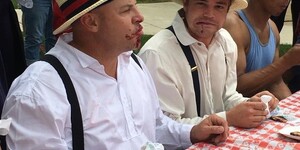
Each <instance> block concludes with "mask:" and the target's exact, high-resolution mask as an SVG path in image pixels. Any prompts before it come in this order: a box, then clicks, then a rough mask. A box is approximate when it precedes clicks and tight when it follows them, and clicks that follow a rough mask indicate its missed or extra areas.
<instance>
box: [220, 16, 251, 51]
mask: <svg viewBox="0 0 300 150" xmlns="http://www.w3.org/2000/svg"><path fill="white" fill-rule="evenodd" d="M224 29H226V30H227V31H228V32H229V33H230V35H231V36H232V38H233V39H234V41H235V42H236V44H237V45H238V47H240V48H241V47H243V48H242V49H244V48H245V47H247V45H248V44H247V43H249V41H250V34H249V31H248V28H247V26H246V24H245V23H244V22H243V20H242V19H241V18H240V16H239V15H238V13H237V12H229V13H228V14H227V18H226V21H225V24H224Z"/></svg>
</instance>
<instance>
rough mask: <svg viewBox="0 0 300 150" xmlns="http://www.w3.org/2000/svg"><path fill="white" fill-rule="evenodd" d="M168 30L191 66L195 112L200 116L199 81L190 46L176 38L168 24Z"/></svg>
mask: <svg viewBox="0 0 300 150" xmlns="http://www.w3.org/2000/svg"><path fill="white" fill-rule="evenodd" d="M167 29H168V30H170V31H171V32H172V33H173V34H174V35H175V37H176V39H177V41H178V43H179V44H180V47H181V49H182V51H183V53H184V55H185V57H186V59H187V60H188V62H189V64H190V66H191V72H192V77H193V84H194V93H195V98H196V104H197V112H198V116H200V82H199V76H198V70H197V65H196V63H195V60H194V57H193V54H192V51H191V48H190V47H189V46H184V45H183V44H182V43H181V42H180V41H179V40H178V38H177V36H176V34H175V31H174V28H173V26H169V27H168V28H167Z"/></svg>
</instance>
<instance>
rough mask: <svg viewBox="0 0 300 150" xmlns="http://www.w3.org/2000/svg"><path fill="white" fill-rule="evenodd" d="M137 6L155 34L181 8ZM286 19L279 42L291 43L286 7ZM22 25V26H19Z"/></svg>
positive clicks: (146, 30) (147, 29) (147, 27)
mask: <svg viewBox="0 0 300 150" xmlns="http://www.w3.org/2000/svg"><path fill="white" fill-rule="evenodd" d="M138 8H139V9H140V11H141V12H142V14H143V15H144V18H145V20H144V22H143V23H142V25H143V26H144V33H145V34H155V33H157V32H158V31H159V30H161V29H163V28H166V27H168V26H169V25H170V24H171V22H172V20H173V18H174V16H175V14H176V11H177V10H178V9H179V8H181V6H180V5H178V4H176V3H173V2H164V3H147V4H138ZM16 11H17V14H18V17H19V22H20V23H21V15H22V12H21V11H20V10H16ZM286 20H287V21H289V22H285V24H284V27H283V29H282V31H281V33H280V36H281V43H285V44H291V43H292V23H291V22H290V21H291V12H290V9H288V12H287V15H286ZM21 27H22V26H21Z"/></svg>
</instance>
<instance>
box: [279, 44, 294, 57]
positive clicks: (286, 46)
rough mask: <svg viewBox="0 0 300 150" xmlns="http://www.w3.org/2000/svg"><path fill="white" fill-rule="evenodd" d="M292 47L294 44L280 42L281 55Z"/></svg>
mask: <svg viewBox="0 0 300 150" xmlns="http://www.w3.org/2000/svg"><path fill="white" fill-rule="evenodd" d="M291 47H292V45H290V44H280V46H279V56H282V55H283V54H285V53H286V52H287V51H288V50H289V49H290V48H291Z"/></svg>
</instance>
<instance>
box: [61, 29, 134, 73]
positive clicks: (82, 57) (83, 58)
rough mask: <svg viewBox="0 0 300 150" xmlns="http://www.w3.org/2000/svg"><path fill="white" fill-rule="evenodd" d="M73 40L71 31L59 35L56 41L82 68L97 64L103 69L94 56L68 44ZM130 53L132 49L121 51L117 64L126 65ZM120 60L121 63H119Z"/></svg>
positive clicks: (93, 66)
mask: <svg viewBox="0 0 300 150" xmlns="http://www.w3.org/2000/svg"><path fill="white" fill-rule="evenodd" d="M72 40H73V34H72V33H66V34H64V35H62V36H60V37H59V39H58V42H59V43H60V45H61V46H62V49H65V50H67V51H68V52H69V53H70V54H72V55H73V56H74V57H75V58H76V59H77V60H78V61H79V64H80V65H81V66H82V67H83V68H95V66H98V67H99V65H100V66H101V68H102V69H103V68H104V66H103V65H102V64H100V63H99V62H98V61H97V60H96V59H95V58H93V57H91V56H89V55H87V54H85V53H84V52H82V51H80V50H78V49H76V48H74V47H73V46H71V45H69V44H68V43H69V42H71V41H72ZM131 54H132V51H128V52H123V53H121V54H120V55H119V56H118V64H123V65H122V66H124V65H125V66H126V65H128V64H129V58H130V55H131ZM121 62H122V63H121Z"/></svg>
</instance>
